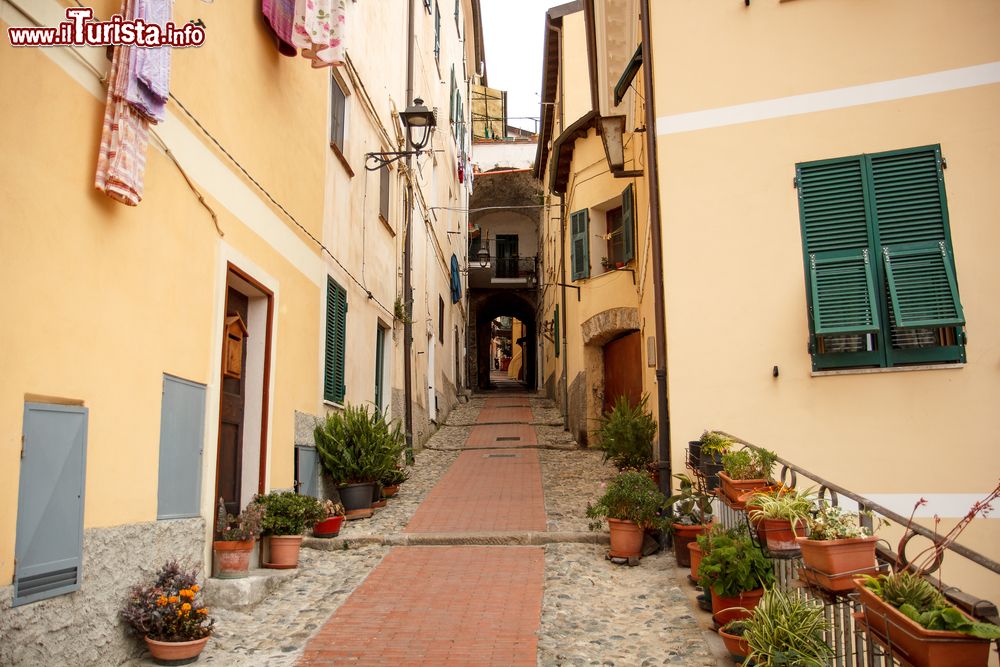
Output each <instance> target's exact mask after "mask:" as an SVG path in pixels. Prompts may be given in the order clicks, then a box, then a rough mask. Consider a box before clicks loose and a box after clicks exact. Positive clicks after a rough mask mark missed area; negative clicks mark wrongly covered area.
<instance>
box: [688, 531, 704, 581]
mask: <svg viewBox="0 0 1000 667" xmlns="http://www.w3.org/2000/svg"><path fill="white" fill-rule="evenodd" d="M687 548H688V553H689V554H690V555H689V558H690V559H691V560H690V562H691V581H693V582H694V583H696V584H697V583H698V566H699V565H701V557H702V555H704V554H703V552H702V550H701V545H700V544H698V540H694V541H693V542H688V545H687Z"/></svg>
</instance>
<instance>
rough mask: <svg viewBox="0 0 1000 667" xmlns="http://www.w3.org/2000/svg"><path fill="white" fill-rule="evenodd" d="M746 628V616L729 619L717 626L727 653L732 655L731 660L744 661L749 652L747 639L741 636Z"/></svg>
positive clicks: (738, 662)
mask: <svg viewBox="0 0 1000 667" xmlns="http://www.w3.org/2000/svg"><path fill="white" fill-rule="evenodd" d="M747 616H748V617H749V616H750V614H749V613H748V614H747ZM746 628H747V619H746V618H740V619H735V620H732V621H729V622H728V623H726V624H725V625H723V626H721V627H720V628H719V637H721V638H722V643H723V644H725V645H726V650H727V651H729V655H731V656H732V658H733V661H734V662H736V663H737V664H740V663H742V662H744V661H745V660H746V657H747V655H748V654H749V653H750V646H749V645H748V644H747V640H746V639H744V638H743V635H744V633H745V632H746Z"/></svg>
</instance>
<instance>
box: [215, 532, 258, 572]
mask: <svg viewBox="0 0 1000 667" xmlns="http://www.w3.org/2000/svg"><path fill="white" fill-rule="evenodd" d="M253 544H254V541H253V540H246V541H245V542H221V541H216V542H212V553H213V554H215V558H214V561H215V568H216V571H215V576H216V577H218V578H219V579H242V578H243V577H246V576H247V575H248V574H249V573H250V554H251V553H253Z"/></svg>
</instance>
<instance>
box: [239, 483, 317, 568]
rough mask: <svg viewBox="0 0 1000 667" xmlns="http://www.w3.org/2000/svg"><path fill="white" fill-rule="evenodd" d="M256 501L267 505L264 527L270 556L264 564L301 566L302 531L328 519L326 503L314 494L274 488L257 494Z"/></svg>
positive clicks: (264, 506) (282, 566)
mask: <svg viewBox="0 0 1000 667" xmlns="http://www.w3.org/2000/svg"><path fill="white" fill-rule="evenodd" d="M253 502H254V503H256V504H258V505H260V506H261V507H263V508H264V524H263V528H264V535H266V536H267V538H268V540H267V541H268V554H269V557H270V558H269V561H268V562H265V563H264V566H265V567H270V568H276V569H291V568H294V567H298V564H299V547H300V546H301V545H302V533H303V532H304V531H305V529H306V528H312V527H313V526H314V525H315V524H316V522H318V521H321V520H322V519H324V518H326V511H325V510H324V509H323V506H322V505H321V504H320V502H319V501H318V500H316V499H315V498H313V497H312V496H300V495H299V494H297V493H295V492H294V491H272V492H271V493H268V494H267V495H264V496H257V497H256V498H254V501H253Z"/></svg>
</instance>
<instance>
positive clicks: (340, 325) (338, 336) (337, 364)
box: [323, 277, 347, 403]
mask: <svg viewBox="0 0 1000 667" xmlns="http://www.w3.org/2000/svg"><path fill="white" fill-rule="evenodd" d="M346 340H347V291H346V290H344V288H343V287H341V286H340V285H338V284H337V282H336V281H335V280H334V279H333V278H330V277H327V287H326V363H325V367H324V369H323V370H324V373H323V398H324V399H326V400H328V401H333V402H334V403H343V402H344V394H345V386H344V352H345V346H346V345H345V344H346Z"/></svg>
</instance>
